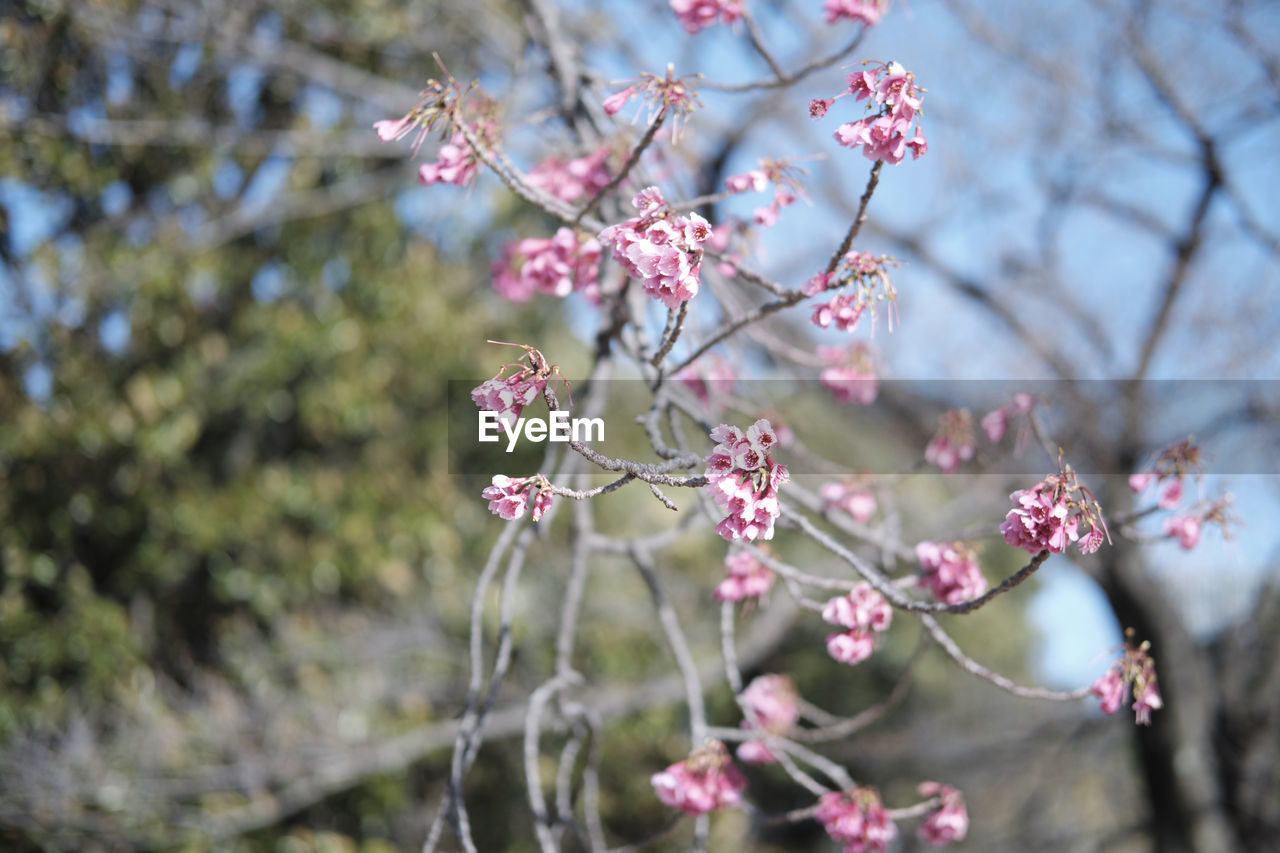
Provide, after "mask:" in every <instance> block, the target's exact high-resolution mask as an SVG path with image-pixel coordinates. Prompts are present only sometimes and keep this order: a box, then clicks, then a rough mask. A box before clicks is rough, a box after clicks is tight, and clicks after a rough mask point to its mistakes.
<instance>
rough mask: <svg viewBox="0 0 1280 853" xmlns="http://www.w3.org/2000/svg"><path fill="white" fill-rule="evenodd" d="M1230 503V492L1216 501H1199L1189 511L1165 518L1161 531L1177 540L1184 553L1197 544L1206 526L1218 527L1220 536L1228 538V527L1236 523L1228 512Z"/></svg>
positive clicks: (1229, 534)
mask: <svg viewBox="0 0 1280 853" xmlns="http://www.w3.org/2000/svg"><path fill="white" fill-rule="evenodd" d="M1231 502H1232V496H1231V493H1230V492H1228V493H1226V494H1225V495H1223V496H1222V497H1220V498H1218V499H1217V500H1213V501H1200V502H1199V503H1197V504H1195V505H1194V506H1192V507H1190V508H1189V509H1187V510H1185V511H1183V512H1181V513H1178V514H1176V515H1172V516H1170V517H1169V518H1166V519H1165V520H1164V524H1163V527H1162V531H1163V533H1164V535H1165V536H1168V537H1169V538H1171V539H1177V540H1178V544H1179V545H1181V546H1182V548H1183V550H1185V551H1190V550H1191V549H1192V548H1194V547H1196V545H1197V544H1199V542H1200V532H1201V530H1202V529H1203V528H1204V526H1205V525H1207V524H1216V525H1218V526H1219V527H1221V528H1222V535H1223V536H1224V537H1226V538H1230V536H1231V527H1230V525H1231V524H1233V523H1235V522H1236V521H1238V519H1235V518H1233V517H1232V516H1231V514H1230V513H1229V511H1228V510H1229V508H1230V506H1231Z"/></svg>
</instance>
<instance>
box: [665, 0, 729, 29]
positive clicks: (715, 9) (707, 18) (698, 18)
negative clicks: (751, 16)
mask: <svg viewBox="0 0 1280 853" xmlns="http://www.w3.org/2000/svg"><path fill="white" fill-rule="evenodd" d="M671 11H673V12H675V13H676V17H677V18H679V19H680V25H681V26H683V27H684V28H685V31H686V32H688V33H691V34H692V33H696V32H698V30H701V29H703V28H705V27H709V26H711V25H712V24H714V23H715V22H716V19H717V18H719V19H720V20H721V21H723V22H724V23H726V24H732V23H733V22H734V21H736V20H738V18H740V17H742V0H671Z"/></svg>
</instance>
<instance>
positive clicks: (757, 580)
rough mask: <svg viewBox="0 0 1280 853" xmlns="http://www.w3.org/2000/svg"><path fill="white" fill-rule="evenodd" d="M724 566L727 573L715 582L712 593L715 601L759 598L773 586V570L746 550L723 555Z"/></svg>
mask: <svg viewBox="0 0 1280 853" xmlns="http://www.w3.org/2000/svg"><path fill="white" fill-rule="evenodd" d="M724 567H725V568H726V569H727V570H728V572H729V574H728V577H726V578H725V579H724V580H722V581H720V583H718V584H716V588H715V591H714V592H713V593H712V594H713V595H714V596H715V598H716V601H742V600H744V599H748V598H759V597H760V596H762V595H764V594H765V593H766V592H768V591H769V589H770V588H771V587H772V586H773V580H774V575H773V572H772V571H770V570H769V567H768V566H766V565H764V564H763V563H761V562H760V561H759V560H757V559H756V558H755V557H754V556H753V555H752V554H750V553H749V552H747V551H738V552H736V553H733V554H730V555H729V556H727V557H725V558H724Z"/></svg>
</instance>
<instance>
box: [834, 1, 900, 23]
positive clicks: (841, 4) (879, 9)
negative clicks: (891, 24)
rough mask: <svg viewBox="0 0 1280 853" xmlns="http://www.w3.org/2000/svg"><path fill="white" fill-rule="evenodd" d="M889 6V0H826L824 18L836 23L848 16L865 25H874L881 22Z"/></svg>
mask: <svg viewBox="0 0 1280 853" xmlns="http://www.w3.org/2000/svg"><path fill="white" fill-rule="evenodd" d="M888 6H889V2H888V0H824V2H823V4H822V11H823V19H824V20H825V21H826V22H827V23H828V24H834V23H835V22H836V21H838V20H840V19H841V18H848V19H849V20H851V21H859V22H861V23H862V25H863V26H865V27H874V26H875V25H876V24H878V23H880V18H881V16H883V15H884V12H885V9H886V8H887V7H888Z"/></svg>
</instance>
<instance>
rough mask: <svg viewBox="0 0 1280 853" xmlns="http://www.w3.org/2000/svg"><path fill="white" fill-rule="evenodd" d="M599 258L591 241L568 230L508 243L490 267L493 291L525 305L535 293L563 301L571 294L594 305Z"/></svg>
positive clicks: (561, 229) (597, 291)
mask: <svg viewBox="0 0 1280 853" xmlns="http://www.w3.org/2000/svg"><path fill="white" fill-rule="evenodd" d="M601 254H602V252H601V248H600V243H599V242H598V241H597V240H596V239H595V238H594V237H589V236H588V237H584V236H581V235H579V234H577V233H575V232H574V231H573V229H571V228H560V229H559V230H557V231H556V233H555V236H553V237H544V238H534V237H527V238H525V239H523V240H512V241H510V242H508V243H507V244H506V245H504V246H503V247H502V257H501V258H500V259H499V260H497V261H495V262H494V264H493V267H492V271H493V287H494V289H495V290H497V291H498V293H499V294H500V295H501V296H503V297H504V298H506V299H509V300H511V301H512V302H527V301H529V299H530V298H531V297H532V296H533V294H535V293H546V294H550V295H552V296H559V297H565V296H568V295H569V294H570V293H572V292H573V291H575V290H581V291H584V292H585V293H586V295H587V298H588V299H591V301H592V302H596V301H598V300H599V292H600V285H599V282H598V279H597V275H598V270H599V266H600V258H601Z"/></svg>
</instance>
